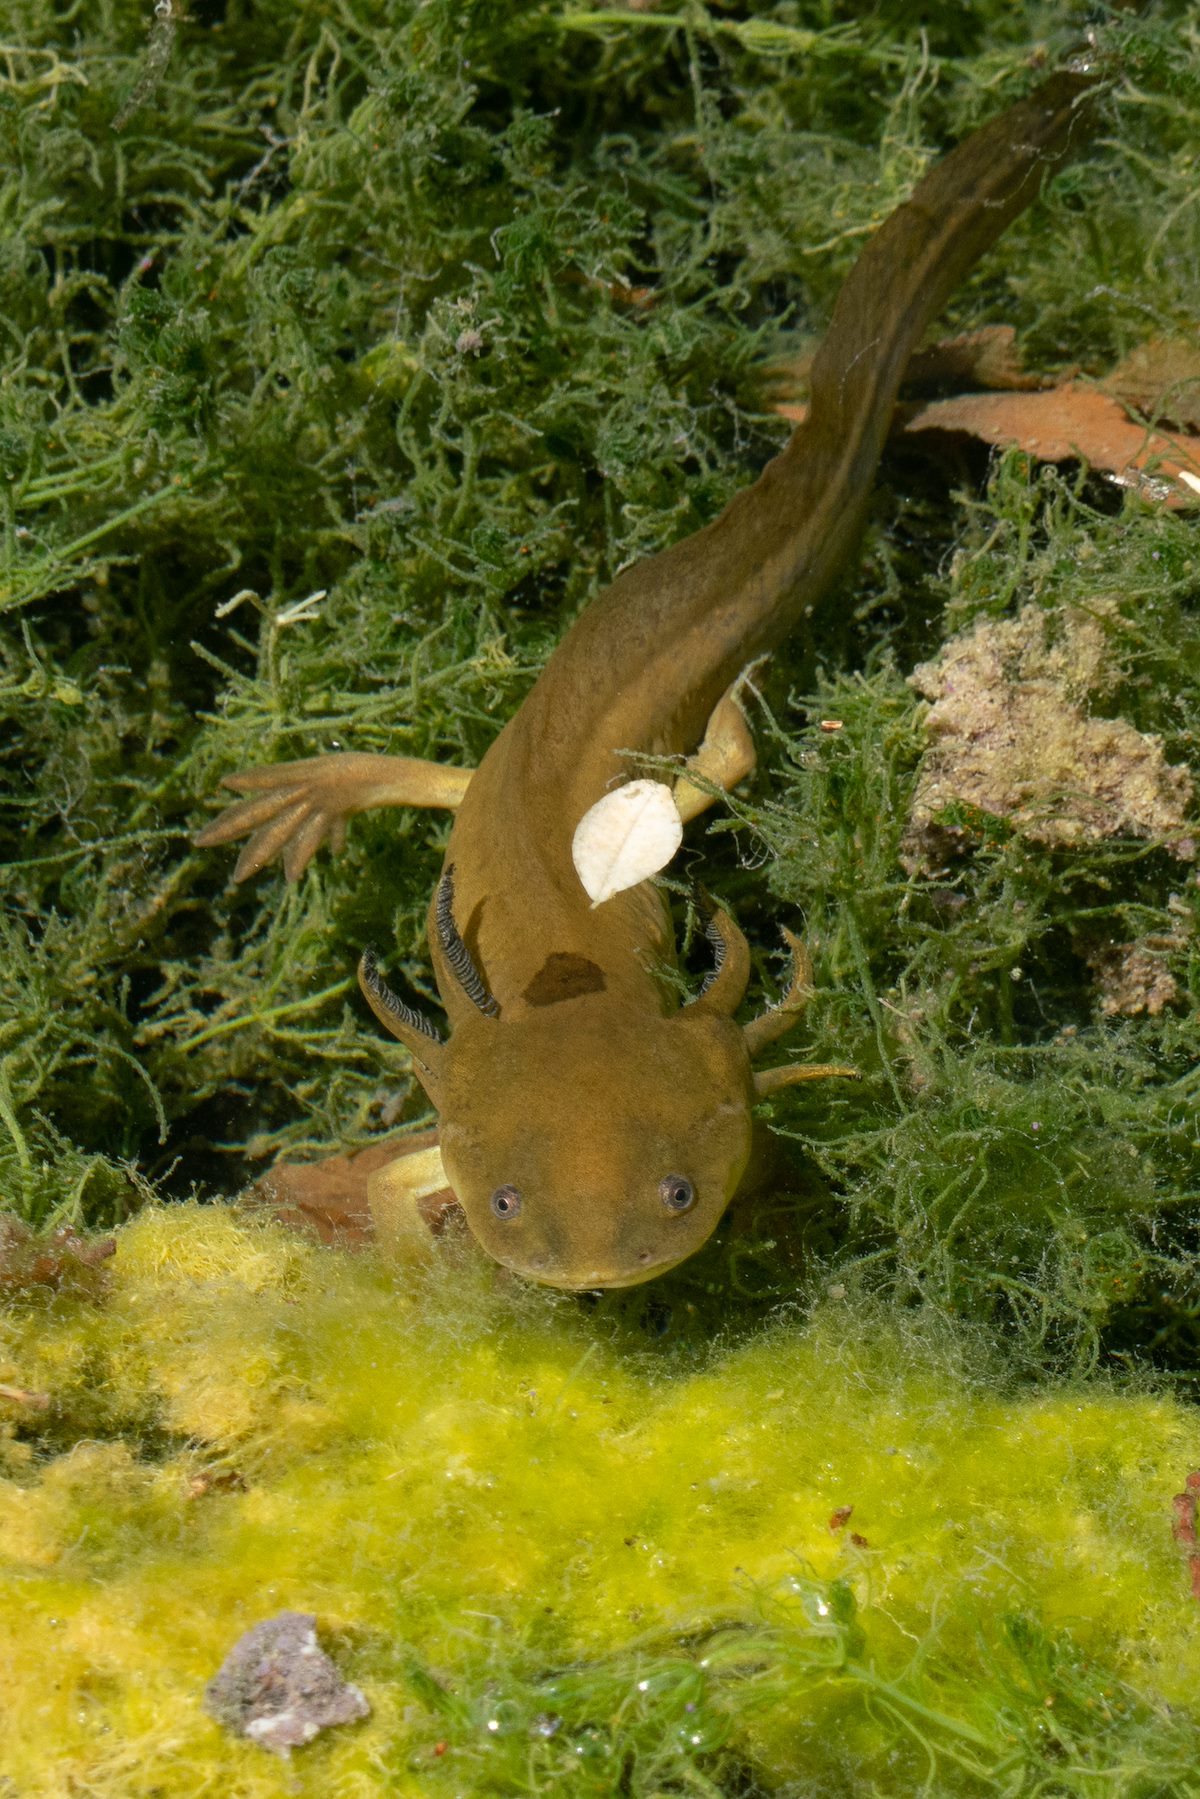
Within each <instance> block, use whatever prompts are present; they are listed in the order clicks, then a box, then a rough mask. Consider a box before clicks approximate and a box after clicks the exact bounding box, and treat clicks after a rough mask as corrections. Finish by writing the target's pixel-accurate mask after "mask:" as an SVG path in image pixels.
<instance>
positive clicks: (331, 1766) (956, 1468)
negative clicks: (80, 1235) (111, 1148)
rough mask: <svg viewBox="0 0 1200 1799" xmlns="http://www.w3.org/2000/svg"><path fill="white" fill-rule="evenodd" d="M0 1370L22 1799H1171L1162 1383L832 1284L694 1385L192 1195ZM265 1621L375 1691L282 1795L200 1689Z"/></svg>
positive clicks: (456, 1287)
mask: <svg viewBox="0 0 1200 1799" xmlns="http://www.w3.org/2000/svg"><path fill="white" fill-rule="evenodd" d="M3 1374H4V1379H5V1380H6V1381H8V1382H10V1383H11V1384H14V1385H20V1386H22V1387H24V1388H26V1389H29V1390H35V1389H38V1390H43V1391H46V1392H48V1393H49V1394H50V1395H51V1396H52V1401H53V1409H52V1411H51V1412H49V1413H46V1414H43V1415H42V1417H43V1419H44V1423H43V1425H42V1426H40V1427H39V1428H41V1429H42V1430H43V1431H44V1433H45V1434H44V1437H43V1440H42V1442H41V1443H40V1445H38V1444H37V1442H36V1439H37V1429H34V1430H33V1432H32V1434H31V1436H30V1438H29V1440H27V1441H26V1442H25V1443H24V1444H23V1445H14V1446H13V1447H12V1448H11V1449H10V1451H9V1455H8V1462H7V1468H6V1478H5V1480H4V1482H3V1485H2V1486H0V1536H2V1541H3V1544H4V1560H5V1573H6V1576H7V1580H6V1584H5V1593H6V1597H5V1599H4V1600H3V1602H2V1603H0V1633H2V1634H3V1638H4V1642H5V1651H4V1653H5V1667H6V1680H5V1687H6V1699H7V1703H8V1705H9V1707H10V1710H9V1713H8V1718H7V1722H6V1729H5V1733H4V1743H3V1747H2V1748H0V1768H2V1769H3V1772H4V1773H5V1774H6V1775H7V1777H8V1779H9V1780H10V1781H11V1782H12V1783H13V1788H14V1790H15V1791H19V1792H21V1793H23V1794H29V1795H30V1796H31V1799H34V1796H36V1795H41V1794H43V1793H45V1794H50V1793H58V1792H61V1791H62V1790H63V1784H62V1783H63V1781H64V1779H65V1778H67V1777H68V1776H69V1778H70V1780H71V1782H72V1783H73V1784H74V1785H76V1786H77V1787H78V1788H80V1789H81V1790H87V1791H89V1792H92V1793H95V1794H97V1795H98V1796H99V1795H105V1794H110V1793H111V1794H113V1795H114V1796H115V1795H117V1794H121V1795H122V1796H125V1795H133V1794H139V1793H146V1794H149V1793H150V1792H154V1793H157V1794H160V1795H164V1796H165V1795H169V1794H172V1793H180V1794H183V1793H189V1794H190V1793H194V1792H197V1791H201V1790H203V1783H204V1782H206V1781H207V1782H218V1783H220V1784H221V1785H222V1787H223V1788H224V1789H225V1790H230V1791H234V1792H238V1793H242V1794H245V1795H257V1794H268V1793H273V1792H285V1791H299V1792H308V1791H312V1792H314V1793H315V1792H325V1793H329V1794H333V1795H341V1794H355V1793H366V1792H370V1791H377V1790H379V1785H378V1783H380V1782H382V1781H384V1780H385V1779H386V1782H387V1790H389V1791H396V1792H413V1793H416V1792H418V1791H421V1792H435V1793H437V1792H445V1793H455V1792H463V1791H470V1792H473V1793H474V1792H478V1793H526V1792H528V1793H537V1792H548V1791H554V1790H559V1788H560V1787H561V1789H562V1790H566V1791H573V1792H579V1793H606V1792H615V1791H624V1792H629V1793H636V1794H646V1795H649V1794H651V1793H659V1792H673V1791H680V1792H683V1791H695V1792H721V1791H737V1792H752V1791H753V1792H758V1791H763V1792H766V1791H772V1792H796V1793H799V1792H805V1793H825V1792H829V1793H836V1792H843V1791H845V1792H849V1791H869V1790H872V1783H875V1784H876V1785H877V1786H879V1787H880V1790H887V1791H895V1792H899V1791H904V1792H910V1791H917V1790H928V1791H936V1792H939V1793H947V1794H951V1793H960V1792H961V1793H964V1794H975V1793H980V1792H983V1793H989V1792H995V1793H1006V1792H1017V1791H1031V1792H1032V1791H1040V1790H1046V1791H1049V1790H1054V1791H1056V1792H1062V1793H1071V1794H1074V1793H1079V1794H1090V1793H1092V1792H1095V1791H1099V1790H1104V1791H1114V1792H1119V1793H1122V1794H1126V1793H1128V1794H1133V1793H1136V1792H1143V1791H1149V1790H1151V1788H1150V1784H1149V1783H1150V1782H1152V1781H1154V1780H1157V1781H1159V1782H1160V1783H1165V1782H1169V1781H1170V1782H1176V1783H1177V1784H1173V1785H1171V1786H1170V1787H1169V1790H1170V1791H1172V1792H1174V1791H1178V1792H1181V1793H1184V1792H1188V1791H1193V1790H1194V1785H1193V1784H1189V1782H1190V1781H1191V1780H1192V1769H1193V1768H1194V1766H1195V1763H1196V1758H1197V1755H1198V1753H1200V1735H1198V1732H1200V1725H1197V1724H1196V1723H1195V1722H1194V1721H1191V1720H1190V1714H1189V1710H1188V1707H1189V1705H1190V1702H1191V1697H1192V1694H1193V1692H1194V1687H1195V1680H1196V1674H1197V1668H1198V1665H1200V1663H1198V1658H1200V1612H1198V1611H1197V1608H1196V1606H1195V1602H1194V1600H1193V1599H1192V1598H1191V1596H1190V1590H1189V1579H1188V1569H1187V1565H1186V1562H1185V1559H1184V1556H1183V1552H1182V1550H1181V1549H1180V1547H1179V1545H1178V1544H1176V1543H1175V1541H1174V1540H1173V1538H1172V1531H1171V1520H1172V1495H1173V1494H1174V1493H1175V1492H1176V1491H1178V1490H1179V1489H1180V1488H1181V1486H1182V1484H1183V1476H1184V1475H1185V1473H1186V1472H1187V1470H1188V1468H1189V1467H1190V1466H1191V1465H1194V1464H1195V1463H1196V1462H1197V1460H1198V1459H1200V1431H1198V1428H1197V1425H1196V1421H1195V1417H1194V1414H1193V1413H1192V1412H1191V1410H1190V1409H1189V1408H1187V1407H1184V1406H1181V1405H1179V1404H1177V1403H1175V1402H1173V1401H1171V1400H1168V1399H1163V1398H1161V1397H1157V1396H1155V1395H1152V1394H1150V1393H1141V1394H1136V1393H1119V1392H1117V1391H1114V1390H1112V1389H1108V1388H1105V1387H1102V1386H1092V1387H1091V1388H1084V1387H1081V1386H1078V1385H1069V1386H1066V1387H1060V1388H1056V1389H1052V1390H1047V1391H1045V1392H1042V1393H1040V1394H1026V1395H1020V1394H1018V1393H1014V1392H1011V1391H1010V1392H1007V1393H1006V1392H1004V1391H1003V1389H1002V1387H1001V1386H1000V1385H998V1384H997V1380H996V1368H995V1363H994V1357H992V1355H991V1352H989V1351H987V1350H986V1349H984V1347H983V1346H982V1343H981V1341H980V1340H979V1339H978V1338H976V1339H975V1340H972V1339H971V1338H970V1337H968V1336H964V1335H962V1334H961V1333H959V1334H955V1333H954V1332H952V1331H950V1330H947V1329H945V1328H938V1329H931V1328H928V1324H926V1325H924V1326H923V1325H921V1324H920V1323H918V1322H917V1321H916V1320H914V1319H912V1318H908V1319H905V1318H904V1317H903V1316H892V1317H890V1318H889V1317H888V1316H887V1314H885V1313H884V1312H883V1311H882V1310H881V1309H880V1308H879V1307H878V1306H871V1305H859V1306H853V1305H850V1304H848V1303H847V1302H845V1301H840V1302H839V1301H836V1300H830V1301H827V1302H826V1303H825V1304H824V1305H823V1306H821V1307H819V1308H818V1309H817V1310H816V1311H815V1312H814V1313H813V1314H812V1315H811V1316H810V1317H809V1318H808V1319H807V1320H806V1321H804V1322H801V1321H799V1320H798V1319H795V1318H793V1319H792V1320H783V1321H780V1322H779V1323H778V1324H776V1325H775V1326H773V1327H771V1328H768V1329H766V1330H765V1331H763V1332H762V1333H761V1334H759V1335H758V1336H756V1337H755V1338H754V1339H752V1340H751V1341H749V1342H747V1343H744V1344H742V1345H741V1346H737V1345H730V1344H725V1345H717V1346H715V1348H714V1349H713V1350H712V1351H711V1352H710V1353H709V1354H708V1355H707V1356H706V1357H704V1358H702V1359H699V1360H694V1361H692V1362H691V1363H690V1364H689V1363H687V1362H685V1361H681V1360H680V1359H679V1358H678V1357H677V1356H673V1355H660V1354H655V1353H650V1352H647V1351H646V1350H645V1349H644V1348H643V1349H640V1350H639V1349H638V1348H637V1345H636V1342H635V1341H634V1340H631V1338H630V1337H629V1335H628V1332H627V1331H626V1330H625V1329H624V1327H623V1326H622V1325H621V1324H620V1323H619V1321H616V1320H614V1319H612V1318H611V1317H608V1318H606V1317H605V1316H604V1315H600V1316H591V1317H589V1316H587V1315H585V1314H584V1313H582V1312H581V1311H580V1309H579V1308H578V1306H577V1304H576V1303H575V1302H573V1301H571V1300H565V1299H563V1298H562V1297H561V1296H555V1295H552V1294H547V1293H544V1292H538V1291H534V1290H529V1289H523V1288H521V1287H519V1286H517V1285H516V1284H515V1283H512V1282H511V1281H509V1280H508V1279H507V1278H506V1277H504V1276H503V1275H502V1274H500V1273H499V1272H498V1271H497V1270H496V1269H494V1268H492V1267H491V1266H490V1265H486V1264H485V1263H484V1261H483V1259H482V1258H481V1257H479V1256H477V1255H476V1254H475V1253H474V1252H473V1251H471V1250H470V1249H469V1248H467V1247H466V1246H463V1247H461V1248H459V1249H457V1250H456V1249H455V1248H454V1247H453V1246H448V1247H447V1248H446V1249H445V1250H444V1251H443V1252H442V1254H441V1255H440V1257H439V1258H438V1261H437V1263H436V1264H435V1266H434V1267H433V1268H432V1269H431V1270H430V1271H429V1272H428V1273H427V1274H426V1275H425V1276H424V1277H423V1278H421V1279H420V1280H414V1279H412V1278H411V1277H409V1278H406V1279H405V1280H403V1281H401V1280H400V1279H398V1278H397V1277H396V1276H395V1275H394V1274H392V1273H390V1272H389V1271H388V1270H387V1269H385V1268H384V1267H382V1266H381V1265H380V1264H378V1263H377V1262H376V1261H375V1260H374V1258H370V1257H358V1258H352V1257H332V1258H331V1257H330V1256H329V1255H328V1252H326V1251H324V1250H322V1249H321V1248H320V1247H318V1246H316V1245H310V1244H308V1243H307V1242H305V1241H303V1240H301V1239H298V1238H296V1237H294V1236H289V1235H288V1234H287V1233H285V1232H284V1231H283V1230H282V1229H281V1228H280V1227H278V1226H273V1225H268V1224H263V1223H261V1222H255V1221H253V1220H248V1219H246V1218H241V1219H239V1218H238V1217H237V1216H235V1215H234V1214H231V1213H230V1212H228V1211H225V1210H220V1209H215V1208H195V1207H182V1208H180V1207H174V1208H167V1209H162V1208H150V1209H149V1210H147V1211H145V1212H143V1213H142V1215H141V1216H140V1217H139V1218H138V1219H137V1220H136V1221H135V1222H134V1223H132V1224H130V1225H127V1226H125V1227H123V1228H122V1230H121V1231H120V1232H119V1235H118V1250H117V1254H116V1256H115V1258H114V1260H113V1264H112V1274H111V1283H110V1286H109V1288H108V1291H107V1293H106V1295H105V1296H104V1297H103V1298H102V1299H100V1300H98V1301H97V1300H95V1299H86V1298H75V1299H68V1298H66V1297H64V1296H57V1297H47V1298H44V1299H41V1300H38V1301H32V1300H31V1301H28V1302H26V1303H24V1304H23V1305H22V1306H21V1307H20V1308H19V1309H16V1310H14V1311H13V1312H12V1313H11V1314H10V1316H9V1317H8V1319H7V1320H6V1323H5V1327H4V1338H3ZM84 1427H87V1429H88V1430H89V1431H90V1434H89V1435H85V1434H84ZM847 1507H852V1508H853V1510H852V1512H851V1513H850V1514H849V1516H846V1511H845V1508H847ZM288 1607H294V1608H297V1609H312V1610H315V1611H316V1612H317V1614H318V1616H319V1618H320V1620H321V1624H322V1629H323V1634H324V1637H325V1640H326V1642H327V1644H332V1645H333V1646H334V1648H335V1651H336V1658H337V1659H338V1660H339V1664H340V1665H341V1667H342V1672H343V1673H344V1674H346V1676H347V1677H348V1678H351V1679H353V1680H355V1681H356V1682H357V1683H358V1684H359V1685H360V1686H362V1687H363V1689H364V1691H365V1692H366V1694H367V1696H368V1698H369V1700H370V1702H371V1705H372V1708H373V1709H372V1716H371V1718H370V1719H369V1720H368V1721H367V1722H366V1723H365V1724H364V1725H362V1726H361V1727H355V1728H354V1729H352V1730H346V1731H344V1732H340V1733H332V1734H331V1735H330V1736H329V1737H327V1738H325V1739H323V1740H322V1741H321V1742H320V1743H319V1744H318V1745H316V1746H314V1747H313V1748H312V1749H311V1750H309V1751H306V1752H305V1753H304V1755H303V1757H302V1758H301V1759H300V1760H299V1761H298V1762H297V1763H296V1765H295V1771H294V1772H292V1771H288V1772H283V1771H281V1770H280V1769H279V1768H278V1767H277V1766H276V1765H275V1764H274V1763H273V1762H272V1761H271V1759H270V1758H269V1757H267V1756H266V1755H264V1754H263V1753H262V1751H260V1750H258V1749H255V1748H254V1747H252V1746H247V1745H244V1744H241V1743H238V1742H236V1741H234V1740H232V1739H229V1738H226V1737H223V1736H222V1735H221V1734H220V1733H219V1732H218V1730H217V1727H216V1726H215V1725H214V1724H212V1723H211V1721H210V1720H208V1719H207V1718H206V1717H205V1715H204V1713H203V1711H202V1707H201V1697H202V1688H203V1685H204V1682H205V1680H206V1679H207V1678H208V1676H209V1675H211V1673H212V1672H213V1671H214V1670H215V1668H216V1666H217V1665H218V1664H219V1662H220V1661H221V1660H222V1658H223V1656H224V1654H225V1652H226V1650H227V1649H228V1648H229V1647H230V1646H231V1644H232V1642H233V1641H234V1640H235V1639H236V1638H237V1637H238V1636H239V1635H240V1634H241V1633H242V1632H243V1631H244V1630H245V1629H246V1628H247V1627H248V1626H249V1625H250V1624H252V1623H254V1622H255V1621H256V1620H257V1619H258V1618H260V1617H264V1616H268V1615H270V1614H272V1613H274V1612H276V1611H279V1610H282V1609H285V1608H288ZM51 1666H52V1667H53V1670H54V1680H53V1683H52V1684H48V1683H47V1669H48V1668H49V1667H51ZM1164 1707H1165V1708H1168V1709H1167V1710H1165V1711H1164V1709H1163V1708H1164ZM49 1741H53V1743H54V1744H55V1761H54V1764H53V1768H52V1769H48V1768H47V1766H46V1762H45V1754H46V1750H45V1745H46V1743H47V1742H49ZM1039 1781H1053V1782H1054V1783H1055V1784H1053V1786H1052V1787H1051V1786H1049V1785H1047V1786H1039V1785H1038V1784H1037V1783H1038V1782H1039ZM1097 1781H1102V1782H1103V1783H1104V1785H1103V1788H1102V1789H1101V1787H1099V1786H1097V1785H1096V1784H1095V1783H1096V1782H1097ZM373 1782H374V1783H377V1784H375V1785H372V1783H373ZM881 1783H882V1784H881ZM922 1783H924V1785H923V1784H922ZM1155 1790H1164V1791H1165V1790H1168V1788H1167V1786H1165V1785H1162V1786H1160V1788H1157V1789H1155Z"/></svg>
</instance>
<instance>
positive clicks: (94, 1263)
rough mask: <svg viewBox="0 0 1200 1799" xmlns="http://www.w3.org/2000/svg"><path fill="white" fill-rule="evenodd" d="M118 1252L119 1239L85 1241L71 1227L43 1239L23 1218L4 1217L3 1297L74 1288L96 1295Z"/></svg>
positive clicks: (0, 1246) (0, 1221)
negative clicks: (37, 1289) (35, 1290)
mask: <svg viewBox="0 0 1200 1799" xmlns="http://www.w3.org/2000/svg"><path fill="white" fill-rule="evenodd" d="M116 1251H117V1241H116V1238H115V1237H84V1236H82V1235H81V1234H80V1233H79V1231H77V1230H75V1229H73V1227H72V1226H71V1225H63V1226H62V1227H61V1228H60V1229H59V1230H56V1231H49V1232H43V1233H42V1234H40V1235H39V1234H37V1233H36V1232H34V1231H31V1230H30V1228H29V1226H28V1225H27V1224H23V1223H22V1222H21V1220H20V1219H19V1218H11V1217H0V1293H20V1292H24V1291H25V1289H26V1288H29V1287H70V1288H71V1289H72V1290H74V1291H78V1292H87V1293H92V1294H95V1293H97V1292H98V1291H99V1290H100V1289H101V1288H102V1286H103V1264H104V1263H105V1262H106V1261H107V1260H108V1259H109V1257H110V1256H113V1255H115V1254H116Z"/></svg>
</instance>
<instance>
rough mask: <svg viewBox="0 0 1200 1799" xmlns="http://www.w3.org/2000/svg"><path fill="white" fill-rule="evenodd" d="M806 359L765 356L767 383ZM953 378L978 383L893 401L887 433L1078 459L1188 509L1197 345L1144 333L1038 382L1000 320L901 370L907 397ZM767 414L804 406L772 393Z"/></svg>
mask: <svg viewBox="0 0 1200 1799" xmlns="http://www.w3.org/2000/svg"><path fill="white" fill-rule="evenodd" d="M810 364H811V357H808V358H801V359H797V360H796V361H795V362H792V363H780V364H777V365H776V366H775V367H774V368H773V369H771V370H768V371H767V377H766V379H767V386H768V391H769V392H775V393H776V394H779V393H781V392H784V391H791V392H794V391H795V388H796V386H797V384H798V383H802V382H803V380H804V379H805V378H806V376H807V370H808V367H809V365H810ZM963 383H967V384H970V385H971V386H972V387H975V388H984V389H988V390H989V391H987V392H982V393H981V392H968V393H959V394H954V395H951V396H949V397H946V398H941V399H932V400H929V401H926V402H924V403H923V404H913V403H912V402H911V401H910V402H909V403H907V404H902V405H900V406H898V407H897V409H896V416H895V419H894V422H893V435H894V436H895V435H899V436H902V437H904V438H906V439H910V440H917V441H920V440H921V439H922V438H924V439H925V441H926V442H927V443H928V444H930V445H932V444H934V443H936V441H937V438H938V437H939V435H940V436H943V437H969V438H972V439H974V440H975V441H977V442H979V443H986V444H991V445H993V446H994V447H996V448H997V449H1002V448H1009V447H1015V448H1017V449H1021V450H1024V451H1025V453H1026V454H1027V455H1029V456H1034V457H1036V458H1037V460H1038V461H1039V462H1071V461H1078V460H1082V461H1085V462H1087V463H1088V464H1089V466H1090V467H1092V468H1094V469H1097V470H1099V471H1100V472H1101V473H1103V474H1107V475H1109V476H1110V477H1111V478H1112V479H1113V480H1114V481H1116V482H1117V483H1118V484H1119V485H1121V486H1124V487H1136V488H1137V489H1138V490H1139V491H1140V492H1142V493H1144V494H1145V495H1146V496H1147V497H1148V498H1151V499H1156V500H1160V501H1162V502H1163V503H1164V504H1165V505H1167V506H1170V507H1173V508H1181V507H1190V506H1196V505H1200V349H1197V347H1196V346H1195V344H1193V343H1191V342H1189V341H1188V340H1186V339H1182V338H1153V339H1151V340H1150V341H1148V342H1147V343H1145V344H1142V345H1139V347H1138V348H1137V349H1136V350H1134V351H1132V352H1131V354H1130V355H1129V356H1127V357H1125V358H1124V360H1123V361H1122V362H1120V363H1118V364H1117V366H1116V367H1115V368H1114V369H1113V370H1112V371H1111V372H1110V373H1109V374H1108V375H1106V376H1104V377H1103V378H1102V379H1101V380H1099V381H1095V382H1093V381H1085V380H1082V379H1080V378H1079V376H1078V375H1077V374H1076V373H1075V372H1074V371H1073V372H1072V373H1071V374H1070V375H1068V376H1066V377H1063V376H1059V377H1058V378H1057V379H1056V380H1054V381H1053V382H1050V381H1048V380H1047V379H1046V378H1045V377H1043V376H1040V375H1037V374H1031V373H1027V372H1026V371H1025V370H1023V369H1022V367H1021V362H1020V357H1019V355H1018V352H1017V348H1016V334H1015V332H1014V331H1013V329H1012V327H1011V326H1009V325H990V326H985V327H984V328H983V329H982V330H980V331H970V332H966V333H964V334H963V335H962V336H961V337H952V338H945V339H943V340H942V341H941V342H940V343H936V344H932V345H930V346H929V347H928V348H927V349H924V350H918V351H917V353H916V355H915V356H914V357H913V358H912V360H911V361H910V363H909V365H908V368H907V370H906V371H905V378H904V387H905V391H906V392H909V393H911V392H912V390H913V389H914V388H921V387H925V388H929V387H938V386H947V385H951V386H954V385H961V384H963ZM774 410H775V411H776V412H778V413H779V414H781V416H782V417H784V418H786V419H790V420H792V421H793V422H794V423H797V424H799V423H800V422H802V421H803V419H804V418H805V417H806V416H807V412H808V408H807V407H806V406H805V405H803V404H798V403H795V402H792V401H789V400H786V399H782V398H781V399H780V400H779V401H778V403H777V404H776V405H775V408H774ZM1131 412H1133V413H1136V414H1140V415H1143V416H1142V417H1131V416H1130V414H1131Z"/></svg>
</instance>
